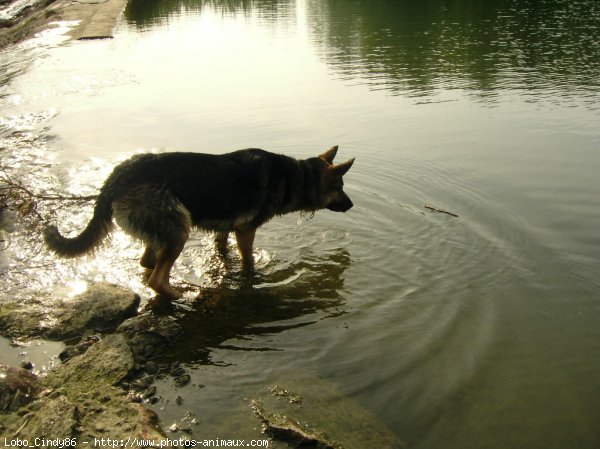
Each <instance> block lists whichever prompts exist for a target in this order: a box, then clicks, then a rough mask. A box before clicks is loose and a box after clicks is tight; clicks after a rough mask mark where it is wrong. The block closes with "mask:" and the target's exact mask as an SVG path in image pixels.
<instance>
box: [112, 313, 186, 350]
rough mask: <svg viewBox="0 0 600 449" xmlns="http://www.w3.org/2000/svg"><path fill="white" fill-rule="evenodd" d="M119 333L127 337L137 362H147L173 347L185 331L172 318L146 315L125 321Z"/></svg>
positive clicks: (118, 330)
mask: <svg viewBox="0 0 600 449" xmlns="http://www.w3.org/2000/svg"><path fill="white" fill-rule="evenodd" d="M117 332H119V333H121V334H123V335H125V336H126V337H127V341H128V342H129V345H130V346H131V349H132V351H133V354H134V357H135V360H136V361H139V362H145V361H147V360H149V359H152V358H155V357H157V356H159V355H161V354H162V353H163V352H164V351H165V349H166V348H168V347H169V346H172V345H173V344H174V343H175V342H176V341H177V339H178V338H179V337H180V336H181V334H182V333H183V330H182V328H181V326H180V325H179V324H178V323H177V322H176V321H175V319H174V318H172V317H169V316H156V315H152V314H145V315H139V316H136V317H133V318H130V319H128V320H126V321H124V322H123V323H121V325H120V326H119V327H118V328H117Z"/></svg>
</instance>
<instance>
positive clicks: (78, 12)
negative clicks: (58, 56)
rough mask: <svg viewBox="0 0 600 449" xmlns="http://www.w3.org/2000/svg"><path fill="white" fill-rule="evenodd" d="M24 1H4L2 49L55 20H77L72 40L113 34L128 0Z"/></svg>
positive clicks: (0, 33) (0, 3)
mask: <svg viewBox="0 0 600 449" xmlns="http://www.w3.org/2000/svg"><path fill="white" fill-rule="evenodd" d="M22 3H24V2H23V1H22V0H16V1H14V0H13V1H6V0H0V48H2V47H5V46H7V45H9V44H13V43H16V42H19V41H22V40H25V39H27V38H29V37H32V36H34V35H35V34H36V33H39V32H41V31H43V30H45V29H48V28H49V27H52V26H53V25H52V22H63V21H68V22H77V23H78V25H76V26H74V27H73V28H72V29H71V30H70V32H69V33H68V35H69V36H70V37H71V38H72V39H103V38H110V37H112V33H113V29H114V28H115V25H116V23H117V19H118V17H119V16H120V15H121V13H122V12H123V10H124V9H125V6H126V5H127V0H78V1H72V0H40V1H31V2H28V3H26V4H24V5H23V6H21V5H20V4H22Z"/></svg>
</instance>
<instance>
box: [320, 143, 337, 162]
mask: <svg viewBox="0 0 600 449" xmlns="http://www.w3.org/2000/svg"><path fill="white" fill-rule="evenodd" d="M337 150H338V146H337V145H336V146H334V147H331V148H330V149H328V150H327V151H326V152H325V153H323V154H320V155H319V157H320V158H321V159H323V160H324V161H325V162H327V163H328V164H333V158H334V157H335V155H336V153H337Z"/></svg>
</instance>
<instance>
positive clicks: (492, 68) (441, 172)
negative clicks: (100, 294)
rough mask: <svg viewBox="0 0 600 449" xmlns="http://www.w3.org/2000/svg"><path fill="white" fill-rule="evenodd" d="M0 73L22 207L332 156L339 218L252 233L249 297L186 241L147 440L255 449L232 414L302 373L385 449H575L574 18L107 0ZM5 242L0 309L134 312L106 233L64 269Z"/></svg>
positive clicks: (580, 404) (378, 4)
mask: <svg viewBox="0 0 600 449" xmlns="http://www.w3.org/2000/svg"><path fill="white" fill-rule="evenodd" d="M68 25H69V24H62V26H64V27H67V26H68ZM0 56H1V58H2V62H0V68H1V71H2V72H1V73H0V76H1V77H2V78H1V79H0V126H1V128H0V131H1V133H2V134H1V137H2V139H3V140H2V145H3V148H2V149H1V151H2V153H0V154H1V155H2V158H3V161H4V163H5V164H7V165H8V166H9V167H10V171H11V173H20V174H21V176H22V177H23V179H24V182H26V183H27V184H28V185H29V186H31V188H32V189H38V190H45V189H48V188H53V189H58V190H59V191H61V192H70V193H74V194H81V195H87V194H92V193H94V192H95V190H96V189H97V187H98V186H99V185H101V183H102V180H103V179H104V177H105V176H106V175H107V174H108V173H109V172H110V170H111V168H112V167H113V166H114V164H116V163H117V162H118V161H121V160H123V159H125V158H127V157H129V156H131V155H132V154H134V153H137V152H142V151H176V150H181V151H198V152H212V153H222V152H226V151H230V150H235V149H240V148H246V147H259V148H265V149H268V150H272V151H276V152H282V153H285V154H288V155H290V156H294V157H298V158H303V157H309V156H314V155H317V154H319V153H320V152H322V151H323V150H325V149H327V148H329V147H330V146H332V145H336V144H337V145H339V146H340V151H339V153H338V158H339V159H340V160H341V161H343V160H346V159H349V158H351V157H356V163H355V164H354V166H353V168H352V170H350V172H349V173H348V174H347V175H346V178H345V179H346V191H347V193H348V194H349V196H350V197H351V198H352V200H353V201H354V204H355V207H354V208H353V209H351V210H350V211H349V212H348V213H346V214H336V213H333V212H329V211H322V212H318V213H317V214H316V216H315V217H314V218H312V219H309V217H300V216H298V215H295V216H288V217H283V218H278V219H275V220H273V221H272V222H270V223H268V224H267V225H266V226H264V227H263V228H261V229H260V230H259V231H258V234H257V241H256V249H255V251H256V257H257V259H258V263H257V265H258V274H257V275H256V276H255V278H254V279H253V280H252V283H251V285H248V283H247V282H246V281H244V280H243V279H242V277H241V276H240V274H239V272H240V265H239V261H238V260H237V258H236V257H235V255H233V256H231V257H230V259H229V260H228V261H227V262H223V261H222V260H221V259H220V258H219V257H217V255H216V253H215V251H214V249H213V247H212V243H211V238H210V236H207V235H203V234H200V233H199V234H195V235H194V236H193V238H192V239H191V240H190V242H189V243H188V246H187V248H186V250H185V251H184V254H183V256H182V257H181V259H180V260H179V261H178V263H177V265H176V267H175V270H174V283H175V284H176V285H177V284H178V283H179V284H180V285H183V283H188V284H193V285H196V287H191V288H190V289H189V291H188V292H187V293H186V295H185V297H184V299H183V300H181V301H179V302H177V303H176V304H175V306H174V307H173V308H172V310H170V311H167V313H170V314H172V315H173V316H175V317H176V318H177V320H178V321H179V322H180V324H181V325H182V326H183V327H184V329H185V335H184V337H183V339H182V341H181V344H180V345H179V346H178V347H177V348H174V349H173V351H172V353H170V354H167V358H168V359H176V360H181V361H183V362H184V363H185V365H186V367H187V369H188V371H189V372H190V374H191V375H192V383H191V384H190V385H188V386H186V387H183V388H175V387H174V386H173V385H172V382H171V381H170V380H169V379H163V380H161V381H159V382H158V392H159V395H160V396H161V400H160V401H159V402H158V403H157V404H156V405H155V409H156V410H157V411H158V412H159V414H160V416H161V420H162V422H163V423H164V424H166V425H167V426H168V425H169V424H171V423H172V422H177V421H178V420H181V419H183V418H184V417H183V414H184V412H185V413H187V414H188V416H187V418H190V417H194V418H193V419H196V421H197V424H196V425H195V426H193V427H192V436H194V437H200V436H202V435H209V434H210V435H214V436H221V437H227V438H234V437H239V438H246V439H248V440H249V439H250V438H260V431H259V429H256V428H254V429H250V430H248V429H246V428H245V427H244V426H240V425H239V423H237V422H235V420H232V419H231V416H232V415H234V416H236V415H235V413H234V412H233V410H239V409H244V407H247V397H249V396H251V393H252V392H253V391H255V390H256V389H259V388H260V387H261V386H262V385H269V384H273V383H275V382H282V379H284V380H285V379H286V378H287V377H289V376H290V373H294V375H301V374H302V373H307V375H309V376H311V378H313V379H322V380H323V382H326V385H335V386H336V388H337V389H338V390H339V391H341V392H343V394H345V395H346V396H347V397H350V398H352V400H353V401H355V402H356V404H357V405H358V406H360V407H361V408H362V409H363V410H364V411H365V413H369V414H370V415H371V416H375V417H376V419H377V420H378V421H380V422H381V423H383V424H384V425H386V426H387V427H388V428H389V429H391V430H392V431H393V432H394V433H395V434H396V435H397V436H398V438H399V439H400V440H402V441H404V442H405V443H406V445H407V447H412V448H423V449H431V448H444V449H449V448H456V449H465V448H478V449H481V448H511V449H516V448H523V449H531V448H544V449H551V448H556V449H559V448H560V449H566V448H573V447H577V448H578V449H584V448H585V449H587V448H589V449H596V448H598V447H600V408H599V405H600V275H599V274H600V233H599V229H600V178H599V175H598V172H599V169H600V3H598V2H596V1H583V0H572V1H566V0H565V1H559V0H556V1H546V2H531V1H526V0H505V1H503V0H500V1H486V2H477V1H461V2H448V1H441V0H428V1H421V2H412V1H410V2H409V1H406V2H402V1H392V0H388V1H385V0H369V1H367V0H345V1H343V0H297V1H295V2H294V1H291V0H254V1H252V0H248V1H242V0H226V1H208V0H205V1H202V0H157V1H153V2H147V1H143V0H130V1H129V5H128V7H127V9H126V11H125V14H124V17H123V18H122V20H121V22H120V24H119V26H118V29H117V32H116V35H115V38H114V39H112V40H106V41H86V42H69V43H64V42H63V40H62V39H61V37H60V33H58V32H57V31H56V30H55V31H54V32H52V33H48V34H47V35H43V36H39V37H38V38H36V39H34V40H32V41H29V42H27V43H25V44H22V45H19V46H17V47H12V48H9V49H7V50H5V51H3V52H2V54H1V55H0ZM425 206H432V207H434V208H437V209H442V210H445V211H449V212H452V213H453V214H456V215H458V217H454V216H451V215H449V214H446V213H440V212H435V211H432V210H431V209H427V208H425ZM90 211H91V206H90V205H89V204H85V203H84V204H75V205H70V206H66V207H65V206H62V207H61V208H59V209H58V214H57V215H58V217H59V219H58V222H59V225H60V227H61V229H63V230H65V232H66V231H69V230H71V231H76V230H78V229H81V227H82V225H83V223H85V222H86V221H87V219H88V218H89V216H90ZM46 212H49V210H46ZM9 240H10V244H7V245H5V246H8V248H7V249H6V250H5V251H4V254H3V256H2V264H3V273H2V278H3V279H2V282H3V299H4V300H9V299H10V300H12V299H14V298H17V299H18V298H21V297H26V296H32V295H37V294H39V292H40V291H48V292H53V294H58V293H60V294H71V293H73V292H75V291H77V290H78V289H81V288H84V287H85V283H86V282H89V281H92V280H108V281H111V282H115V283H118V284H120V285H125V286H129V287H131V288H133V289H134V290H135V291H137V292H139V293H140V295H141V296H142V298H143V300H144V303H146V302H147V299H148V298H149V297H150V296H151V291H149V290H148V289H147V288H146V287H145V285H144V283H143V279H142V276H141V269H140V268H139V267H138V266H137V262H136V259H137V258H138V257H139V254H140V252H141V247H140V246H139V244H138V243H136V242H133V241H131V240H129V239H128V238H127V237H125V236H124V235H122V234H121V233H116V234H115V236H114V237H113V241H112V245H111V246H110V247H106V248H104V249H102V250H101V251H99V252H98V254H97V256H96V257H95V258H87V259H83V260H78V261H59V260H57V259H55V258H54V257H53V256H51V255H49V254H47V253H46V252H45V250H43V249H40V242H39V240H37V238H35V237H34V238H32V237H31V236H30V235H28V234H27V233H23V232H22V231H21V230H19V229H16V230H13V232H12V233H11V234H10V239H9ZM231 245H232V246H233V245H234V244H233V242H231ZM82 286H83V287H82ZM49 301H50V300H49ZM48 307H51V301H50V304H48ZM6 351H7V350H6ZM324 385H325V384H324ZM313 388H316V389H318V388H319V383H318V382H315V384H314V385H313ZM327 391H328V389H327V388H323V391H322V392H320V394H321V395H323V396H324V397H327V394H328V393H327ZM177 395H182V396H183V397H184V398H185V402H184V405H185V407H183V408H182V407H181V406H178V405H176V404H175V397H176V396H177ZM245 401H246V402H245ZM335 405H336V401H335V396H334V395H333V393H332V398H331V407H333V408H334V407H335ZM190 419H192V418H190ZM231 421H234V422H231ZM257 427H258V426H257ZM365 432H368V431H367V430H365Z"/></svg>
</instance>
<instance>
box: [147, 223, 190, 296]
mask: <svg viewBox="0 0 600 449" xmlns="http://www.w3.org/2000/svg"><path fill="white" fill-rule="evenodd" d="M186 240H187V234H186V235H185V237H183V236H182V238H181V240H179V241H177V242H175V243H173V244H171V246H169V247H166V248H164V249H161V250H160V251H158V253H157V258H156V266H155V267H154V270H153V271H152V274H151V275H150V277H149V278H148V285H149V286H150V288H152V290H154V291H155V292H157V293H159V294H161V295H165V296H168V297H169V298H171V299H177V298H181V296H182V293H181V292H180V291H179V290H177V289H175V288H173V287H172V286H171V284H170V283H169V276H170V275H171V268H173V265H174V264H175V261H176V260H177V258H178V257H179V254H181V251H182V250H183V246H184V245H185V242H186Z"/></svg>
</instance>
